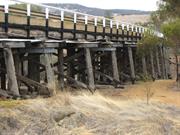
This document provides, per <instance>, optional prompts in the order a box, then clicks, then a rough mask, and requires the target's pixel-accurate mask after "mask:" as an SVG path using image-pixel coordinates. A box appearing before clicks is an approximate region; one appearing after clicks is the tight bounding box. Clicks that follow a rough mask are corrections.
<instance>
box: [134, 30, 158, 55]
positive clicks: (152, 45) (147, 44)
mask: <svg viewBox="0 0 180 135" xmlns="http://www.w3.org/2000/svg"><path fill="white" fill-rule="evenodd" d="M160 42H161V39H159V38H158V37H157V36H155V35H153V34H150V33H149V32H145V33H144V36H143V38H142V40H139V42H138V48H137V49H138V50H137V53H138V54H139V55H140V56H143V57H144V56H147V55H149V54H150V52H151V51H154V50H155V49H156V46H157V45H159V44H160Z"/></svg>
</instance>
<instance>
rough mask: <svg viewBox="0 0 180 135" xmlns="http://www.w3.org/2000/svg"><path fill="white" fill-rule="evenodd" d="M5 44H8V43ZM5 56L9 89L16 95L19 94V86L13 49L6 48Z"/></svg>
mask: <svg viewBox="0 0 180 135" xmlns="http://www.w3.org/2000/svg"><path fill="white" fill-rule="evenodd" d="M3 44H4V46H6V43H3ZM4 58H5V65H6V72H7V79H8V90H9V91H10V92H12V94H13V95H14V96H19V88H18V83H17V78H16V73H15V67H14V59H13V54H12V50H11V49H10V48H4Z"/></svg>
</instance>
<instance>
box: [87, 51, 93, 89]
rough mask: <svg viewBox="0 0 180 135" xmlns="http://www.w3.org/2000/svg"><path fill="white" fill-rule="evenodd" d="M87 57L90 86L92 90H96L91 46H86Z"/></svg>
mask: <svg viewBox="0 0 180 135" xmlns="http://www.w3.org/2000/svg"><path fill="white" fill-rule="evenodd" d="M85 58H86V68H87V77H88V87H89V89H90V90H94V89H95V84H94V74H93V67H92V61H91V52H90V49H89V48H85Z"/></svg>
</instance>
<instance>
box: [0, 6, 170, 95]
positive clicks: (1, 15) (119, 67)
mask: <svg viewBox="0 0 180 135" xmlns="http://www.w3.org/2000/svg"><path fill="white" fill-rule="evenodd" d="M47 9H48V8H46V9H44V10H42V11H43V12H34V11H31V10H30V6H29V4H28V6H27V10H22V9H17V8H13V7H11V6H9V7H8V6H7V5H6V6H5V7H2V6H1V7H0V26H1V27H0V31H1V32H0V63H1V64H0V82H1V84H0V89H3V90H4V91H5V92H10V93H11V94H12V95H14V96H19V95H26V94H29V93H33V92H36V93H38V94H50V95H51V94H55V93H56V91H55V90H56V89H62V90H63V89H64V87H66V86H72V87H78V88H79V87H81V88H87V89H89V90H90V91H91V92H93V91H94V90H95V89H96V85H98V87H99V85H103V86H104V85H112V86H114V87H121V88H122V84H123V83H124V82H125V81H128V80H129V81H132V83H135V81H136V80H138V78H139V77H140V76H142V74H147V73H148V74H150V75H151V76H152V78H153V79H158V78H167V77H168V74H169V66H168V63H167V61H165V57H166V58H167V57H168V56H167V51H166V50H165V49H166V48H164V47H163V46H159V47H158V48H157V50H156V52H152V55H151V56H150V57H143V58H140V57H137V53H136V50H137V45H136V44H137V41H138V40H141V38H142V36H143V31H144V28H143V29H142V27H140V26H135V25H129V24H128V25H125V24H120V23H118V22H115V21H112V20H108V19H104V18H97V17H92V16H89V17H88V15H86V14H85V15H83V14H78V13H73V14H72V13H71V14H70V13H68V14H67V13H66V12H65V11H63V10H62V11H60V14H59V15H55V14H52V13H51V12H50V13H49V10H47ZM153 54H154V55H153ZM148 65H151V66H148ZM156 67H157V68H156ZM57 81H58V83H55V82H57ZM24 87H27V89H28V91H25V90H24Z"/></svg>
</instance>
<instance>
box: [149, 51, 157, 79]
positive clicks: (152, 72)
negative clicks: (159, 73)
mask: <svg viewBox="0 0 180 135" xmlns="http://www.w3.org/2000/svg"><path fill="white" fill-rule="evenodd" d="M150 61H151V74H152V79H153V80H155V79H156V77H155V70H154V58H153V52H152V50H151V51H150Z"/></svg>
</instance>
